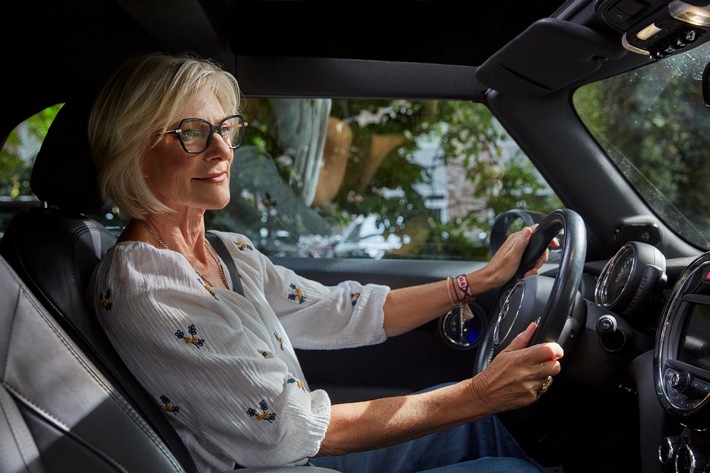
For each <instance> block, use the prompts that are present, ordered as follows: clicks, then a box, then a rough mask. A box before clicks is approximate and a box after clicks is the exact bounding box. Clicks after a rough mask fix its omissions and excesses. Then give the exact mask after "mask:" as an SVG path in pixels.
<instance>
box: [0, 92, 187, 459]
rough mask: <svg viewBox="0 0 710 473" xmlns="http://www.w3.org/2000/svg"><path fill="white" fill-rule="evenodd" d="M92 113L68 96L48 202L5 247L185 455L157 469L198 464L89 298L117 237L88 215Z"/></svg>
mask: <svg viewBox="0 0 710 473" xmlns="http://www.w3.org/2000/svg"><path fill="white" fill-rule="evenodd" d="M87 116H88V115H87V108H86V107H85V106H82V105H81V104H79V105H75V104H66V105H65V106H64V107H63V108H62V109H61V110H60V112H59V114H58V115H57V117H56V119H55V121H54V122H53V123H52V126H51V127H50V130H49V132H48V134H47V137H46V138H45V141H44V143H43V144H42V148H41V149H40V152H39V153H38V155H37V158H36V160H35V164H34V167H33V171H32V178H31V186H32V191H33V192H34V193H35V195H37V197H38V198H39V199H40V200H41V201H42V202H43V203H44V205H45V206H44V207H38V208H33V209H29V210H26V211H23V212H20V213H18V214H16V215H15V216H14V218H13V220H12V221H11V222H10V225H9V226H8V227H7V229H6V231H5V234H4V235H3V238H2V240H0V254H1V255H2V256H3V257H4V258H5V260H6V261H7V263H8V264H9V265H10V266H11V267H12V268H13V269H14V270H15V271H16V273H17V275H18V276H19V277H20V279H21V280H22V281H23V282H24V284H25V285H26V287H27V288H28V289H29V290H30V291H31V292H32V294H33V295H34V297H36V299H37V300H38V301H39V302H40V303H41V304H42V306H44V308H46V309H47V310H48V312H49V314H50V315H51V316H52V317H53V318H54V320H55V321H56V323H57V324H58V325H59V326H60V327H61V328H62V329H63V331H64V332H65V333H66V334H67V335H68V337H69V338H71V340H72V341H73V342H74V343H75V344H76V345H77V347H78V348H79V350H80V351H81V356H82V357H86V359H88V360H90V361H91V362H92V364H93V365H95V366H96V367H97V369H98V370H99V371H100V372H101V373H102V375H103V376H105V377H106V378H107V380H108V385H109V386H111V388H112V389H115V390H116V391H117V392H118V393H120V394H121V396H122V397H123V398H125V401H124V402H127V403H128V404H129V405H131V406H132V407H133V408H134V409H135V410H136V411H137V412H140V413H141V414H140V417H142V419H139V420H141V421H142V422H144V423H145V424H146V425H148V426H149V427H147V428H146V429H147V430H149V431H150V432H151V434H152V435H153V436H154V437H155V438H156V439H159V441H158V442H157V443H158V444H161V445H162V448H163V449H164V450H166V451H168V452H171V453H170V454H171V455H172V456H174V458H176V459H177V462H176V463H175V465H170V466H171V468H172V469H170V470H164V469H160V470H154V471H186V472H196V471H197V468H196V467H195V464H194V462H193V460H192V457H191V456H190V455H189V453H188V452H187V449H186V448H185V446H184V445H183V443H182V441H181V440H180V438H179V437H178V435H177V433H176V432H175V430H174V429H173V428H172V426H170V424H169V423H168V421H167V419H165V417H164V416H163V414H161V413H160V411H159V410H158V409H157V407H156V404H155V402H154V401H153V400H152V399H151V398H150V397H149V396H148V394H147V393H146V392H145V390H144V389H143V388H142V386H140V385H139V383H138V382H137V381H136V380H135V379H134V378H133V376H132V375H131V374H130V372H129V371H128V369H127V368H126V367H125V365H124V364H123V362H122V361H121V360H120V358H119V357H118V355H117V354H116V352H115V351H114V349H113V347H112V346H111V343H110V342H109V340H108V339H107V337H106V336H105V334H104V333H103V331H102V330H101V328H100V326H99V325H98V321H97V320H96V318H95V317H94V315H93V313H92V311H91V310H90V308H89V305H88V302H87V300H86V298H85V294H86V288H87V284H88V282H89V278H90V277H91V273H92V272H93V270H94V268H95V267H96V265H97V264H98V262H99V260H100V258H101V257H103V255H104V254H105V253H106V251H107V250H108V248H110V247H111V245H113V244H114V243H115V241H116V237H115V236H114V235H113V234H112V233H110V232H109V231H108V230H107V229H106V228H105V227H104V226H103V225H101V224H100V223H98V221H96V220H94V219H93V218H91V217H89V216H88V215H92V214H99V213H100V212H101V211H102V207H103V205H104V203H103V201H102V200H101V198H100V196H99V192H98V188H97V185H96V172H95V169H94V166H93V163H92V161H91V159H90V154H89V150H88V141H87V139H86V117H87ZM28 381H31V380H28ZM45 388H46V389H47V391H48V392H47V395H51V392H52V390H53V388H51V385H46V386H45ZM66 388H67V389H70V390H72V391H73V392H74V393H75V394H76V395H77V396H79V397H81V396H83V394H84V392H85V389H90V388H89V387H88V386H84V384H83V383H73V384H72V385H71V386H66ZM76 408H79V409H80V408H81V406H76ZM86 414H87V415H90V413H89V412H87V413H86ZM134 417H135V414H134ZM137 420H138V419H137ZM111 424H112V421H111V419H110V418H107V419H106V422H96V423H94V424H93V425H94V427H95V428H96V429H97V432H96V435H98V434H99V432H101V431H103V432H105V433H106V434H110V433H112V432H114V428H113V427H112V425H111ZM33 434H34V432H33ZM115 441H116V443H123V441H125V439H123V440H121V437H116V440H115ZM127 444H129V443H127ZM40 453H42V452H40ZM124 454H131V452H130V451H126V452H124ZM119 457H120V456H119ZM52 463H54V461H52ZM63 471H72V470H63ZM73 471H114V470H112V469H109V470H102V469H89V470H82V469H77V470H73ZM129 471H152V470H145V469H143V468H138V469H135V470H129Z"/></svg>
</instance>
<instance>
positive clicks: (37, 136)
mask: <svg viewBox="0 0 710 473" xmlns="http://www.w3.org/2000/svg"><path fill="white" fill-rule="evenodd" d="M61 107H62V104H58V105H55V106H53V107H49V108H47V109H45V110H42V111H41V112H39V113H37V114H36V115H33V116H31V117H30V118H28V119H27V120H25V121H24V122H23V123H21V124H19V125H18V126H17V127H16V128H15V129H14V130H13V131H12V133H10V135H9V136H8V137H7V140H6V141H5V144H4V146H3V148H2V150H0V196H9V197H12V198H15V197H19V196H29V195H32V190H31V189H30V175H31V171H32V164H33V163H34V158H35V156H36V151H37V150H38V149H39V144H40V143H41V142H42V140H43V139H44V136H45V135H46V134H47V130H48V129H49V125H50V124H51V123H52V121H53V120H54V117H55V116H56V115H57V112H59V109H60V108H61Z"/></svg>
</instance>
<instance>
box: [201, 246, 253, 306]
mask: <svg viewBox="0 0 710 473" xmlns="http://www.w3.org/2000/svg"><path fill="white" fill-rule="evenodd" d="M206 236H207V240H209V242H210V243H211V244H212V246H213V247H214V249H215V250H216V251H217V254H218V255H219V257H220V258H222V261H223V262H224V264H226V265H227V269H228V270H229V275H230V276H231V278H232V288H233V289H234V292H238V293H239V294H241V295H242V296H243V295H244V288H243V287H242V280H241V279H239V271H238V270H237V265H236V264H234V259H233V258H232V255H231V254H229V250H228V249H227V247H226V246H224V242H223V241H222V240H221V239H220V238H219V237H218V236H217V235H215V234H214V233H212V232H206Z"/></svg>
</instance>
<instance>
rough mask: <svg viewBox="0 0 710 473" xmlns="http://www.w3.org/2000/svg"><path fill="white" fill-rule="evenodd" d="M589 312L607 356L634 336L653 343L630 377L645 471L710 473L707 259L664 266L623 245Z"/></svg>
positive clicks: (647, 251) (647, 248)
mask: <svg viewBox="0 0 710 473" xmlns="http://www.w3.org/2000/svg"><path fill="white" fill-rule="evenodd" d="M669 263H670V265H669ZM590 307H593V310H595V311H597V316H596V317H594V318H593V319H594V323H595V330H596V332H597V334H598V335H599V343H600V344H601V346H602V347H603V348H604V349H605V350H606V351H607V352H613V351H615V350H620V349H621V347H624V346H625V345H627V344H628V343H629V340H630V339H631V338H634V337H638V336H639V334H645V336H648V337H650V339H651V340H652V342H653V343H652V350H649V353H647V354H648V355H649V357H648V360H649V362H648V364H649V365H650V368H648V370H646V371H638V372H637V373H636V384H637V389H638V391H639V392H638V396H639V403H640V405H639V409H640V413H641V414H642V415H641V426H640V427H641V437H642V446H641V450H642V452H643V451H644V450H647V451H649V452H650V455H649V456H652V457H655V459H653V462H655V463H651V468H644V471H659V472H661V471H662V472H665V471H674V472H704V471H710V453H709V452H710V448H708V447H710V433H708V427H710V253H705V254H703V255H700V256H698V257H697V258H694V259H693V258H683V259H682V260H675V261H672V262H667V261H666V259H665V257H664V256H663V254H661V252H660V251H659V250H658V249H657V248H655V247H654V246H652V245H649V244H646V243H640V242H628V243H626V244H625V245H623V246H622V247H621V248H620V249H619V250H618V251H617V253H616V254H615V255H614V256H613V257H612V258H611V259H610V260H609V261H608V262H606V263H605V264H604V265H603V267H602V268H601V270H600V271H599V273H598V277H597V278H596V282H595V285H594V289H593V304H592V303H590ZM588 310H589V308H588ZM642 336H643V335H642ZM651 353H652V356H651ZM639 358H642V357H639ZM634 362H636V361H634ZM644 399H645V401H644ZM659 406H660V407H659ZM654 411H660V412H661V416H658V415H656V416H655V417H654V415H653V414H652V412H654ZM644 438H645V443H644V440H643V439H644Z"/></svg>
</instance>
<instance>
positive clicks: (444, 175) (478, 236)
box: [208, 98, 561, 260]
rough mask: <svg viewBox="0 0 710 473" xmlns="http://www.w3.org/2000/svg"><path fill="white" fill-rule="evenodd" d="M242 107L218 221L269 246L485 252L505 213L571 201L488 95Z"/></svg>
mask: <svg viewBox="0 0 710 473" xmlns="http://www.w3.org/2000/svg"><path fill="white" fill-rule="evenodd" d="M244 115H245V118H246V119H247V121H248V122H249V127H248V128H247V135H246V137H245V141H244V143H243V145H242V146H241V147H240V148H238V149H237V150H236V153H235V160H234V165H233V168H232V202H231V203H230V205H229V206H228V207H227V208H226V209H224V210H222V211H219V212H214V213H213V214H212V215H210V217H209V218H210V220H209V222H208V226H210V227H212V228H222V229H226V230H230V231H237V232H241V233H245V234H247V235H248V236H249V237H250V238H252V240H253V241H254V242H255V243H256V244H257V245H259V247H260V249H261V250H262V251H265V252H266V253H268V254H272V255H278V256H302V257H311V256H312V257H363V258H428V259H479V260H480V259H486V258H487V257H488V237H489V235H488V232H489V230H490V227H491V224H492V223H493V219H494V218H495V216H496V215H497V214H499V213H502V212H504V211H506V210H510V209H520V208H523V209H527V210H533V211H538V212H542V213H548V212H550V211H552V210H553V209H555V208H558V207H560V206H561V204H560V203H559V200H558V199H557V198H556V196H555V195H554V194H553V192H552V190H551V189H550V187H549V186H548V185H547V184H546V183H545V182H544V180H543V179H542V178H541V176H540V175H539V173H538V172H537V171H536V169H535V168H534V166H533V165H532V164H531V163H530V161H529V160H528V159H527V157H526V156H525V155H524V154H523V153H522V152H521V150H520V149H519V148H518V147H517V146H516V145H515V142H514V141H513V140H512V139H511V138H510V137H508V135H507V134H506V133H505V132H504V130H503V129H502V128H501V126H500V125H499V124H498V123H497V121H496V120H495V119H494V118H493V116H492V115H491V113H490V112H489V111H488V109H487V108H486V107H485V106H483V105H480V104H474V103H471V102H465V101H405V100H397V101H391V100H352V99H327V98H324V99H287V98H248V99H247V105H246V108H245V110H244Z"/></svg>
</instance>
